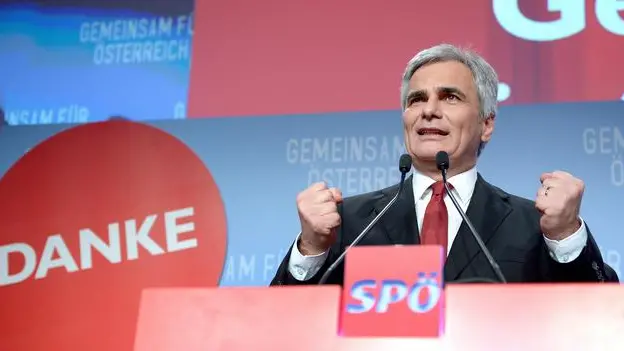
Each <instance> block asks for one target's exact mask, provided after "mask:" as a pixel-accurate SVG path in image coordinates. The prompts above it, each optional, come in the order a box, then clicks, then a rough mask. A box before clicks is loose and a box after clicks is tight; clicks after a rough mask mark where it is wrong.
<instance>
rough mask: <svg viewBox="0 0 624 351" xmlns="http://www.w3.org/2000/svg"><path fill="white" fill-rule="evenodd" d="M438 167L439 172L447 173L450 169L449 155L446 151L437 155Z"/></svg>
mask: <svg viewBox="0 0 624 351" xmlns="http://www.w3.org/2000/svg"><path fill="white" fill-rule="evenodd" d="M436 165H438V169H439V170H441V171H442V170H444V171H446V170H447V169H449V167H450V161H449V155H448V153H447V152H446V151H439V152H438V153H437V154H436Z"/></svg>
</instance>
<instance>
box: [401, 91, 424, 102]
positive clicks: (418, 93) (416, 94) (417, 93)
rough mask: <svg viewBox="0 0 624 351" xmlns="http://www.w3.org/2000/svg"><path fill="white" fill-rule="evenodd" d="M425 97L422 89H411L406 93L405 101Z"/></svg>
mask: <svg viewBox="0 0 624 351" xmlns="http://www.w3.org/2000/svg"><path fill="white" fill-rule="evenodd" d="M424 97H427V93H426V92H425V91H424V90H413V91H410V92H409V93H408V94H407V97H406V98H405V101H410V100H413V99H415V98H424Z"/></svg>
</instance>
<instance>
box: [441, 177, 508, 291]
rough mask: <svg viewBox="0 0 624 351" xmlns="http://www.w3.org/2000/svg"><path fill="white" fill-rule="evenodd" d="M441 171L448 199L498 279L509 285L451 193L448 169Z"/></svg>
mask: <svg viewBox="0 0 624 351" xmlns="http://www.w3.org/2000/svg"><path fill="white" fill-rule="evenodd" d="M441 171H442V181H443V183H444V188H445V189H446V193H447V195H448V197H449V198H450V199H451V201H452V202H453V205H455V208H456V209H457V212H459V214H460V215H461V216H462V218H463V219H464V223H466V224H467V225H468V228H470V232H471V233H472V236H473V237H474V239H475V240H476V242H477V244H478V245H479V247H480V248H481V252H483V254H484V255H485V257H486V258H487V260H488V261H489V263H490V266H491V267H492V270H493V271H494V274H496V277H497V278H498V279H499V280H500V281H501V282H502V283H507V280H506V279H505V276H504V275H503V272H502V271H501V269H500V267H499V266H498V263H496V260H495V259H494V257H492V255H491V254H490V250H488V249H487V247H486V246H485V243H484V242H483V240H481V237H480V236H479V235H477V234H476V233H477V230H476V229H475V227H474V226H473V225H472V222H471V221H470V220H469V219H468V216H466V214H465V213H464V211H462V210H461V206H459V203H458V202H457V199H455V196H454V195H453V194H452V193H451V189H450V188H449V186H448V183H447V181H446V168H442V169H441Z"/></svg>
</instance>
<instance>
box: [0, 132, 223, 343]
mask: <svg viewBox="0 0 624 351" xmlns="http://www.w3.org/2000/svg"><path fill="white" fill-rule="evenodd" d="M0 223H1V225H2V227H1V230H2V232H1V234H0V301H2V313H0V315H1V317H0V320H1V322H2V323H1V325H2V330H1V331H0V340H2V342H1V344H2V349H7V350H30V351H32V350H131V349H132V345H133V338H134V332H135V329H136V321H137V316H138V308H139V299H140V294H141V291H142V289H144V288H147V287H210V286H216V285H218V282H219V279H220V276H221V273H222V269H223V265H224V260H225V252H226V231H227V230H226V216H225V209H224V205H223V201H222V199H221V196H220V194H219V189H218V187H217V185H216V184H215V181H214V179H213V178H212V176H211V174H210V172H209V171H208V170H207V169H206V167H205V165H204V164H203V162H202V161H201V160H200V159H199V158H198V157H197V156H196V155H195V154H194V153H193V151H192V150H191V149H190V148H189V147H187V146H186V145H185V144H184V143H182V142H181V141H180V140H178V139H176V138H175V137H173V136H171V135H169V134H167V133H165V132H164V131H162V130H160V129H157V128H155V127H151V126H148V125H145V124H140V123H135V122H130V121H109V122H101V123H93V124H85V125H81V126H77V127H74V128H70V129H69V130H66V131H64V132H61V133H59V134H57V135H54V136H53V137H51V138H49V139H48V140H46V141H44V142H43V143H41V144H40V145H38V146H36V147H35V148H33V149H32V150H30V151H29V152H28V153H27V154H25V155H24V157H23V158H22V159H20V160H19V161H18V162H17V163H16V164H15V165H14V166H13V167H12V168H11V169H10V170H9V171H8V172H7V173H6V175H5V176H4V177H3V178H2V179H1V180H0ZM7 258H8V259H7Z"/></svg>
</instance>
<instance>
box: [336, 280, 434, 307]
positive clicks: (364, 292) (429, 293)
mask: <svg viewBox="0 0 624 351" xmlns="http://www.w3.org/2000/svg"><path fill="white" fill-rule="evenodd" d="M377 292H378V293H377ZM350 294H351V298H352V299H354V300H356V301H357V302H356V303H350V304H347V305H346V311H347V313H366V312H375V313H387V312H389V311H390V308H391V306H392V305H395V306H394V307H393V308H408V309H409V310H410V311H412V312H413V313H427V312H429V311H431V310H432V309H434V308H435V307H436V305H437V304H438V302H439V301H440V297H441V295H442V284H441V282H440V280H439V277H438V273H437V272H432V273H419V274H418V276H417V279H416V282H405V281H403V280H399V279H386V280H382V281H381V282H377V281H375V280H374V279H367V280H360V281H358V282H356V283H354V284H353V285H352V286H351V289H350Z"/></svg>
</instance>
